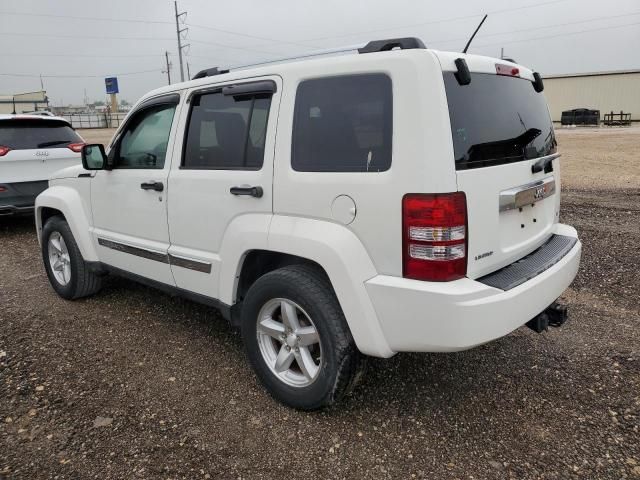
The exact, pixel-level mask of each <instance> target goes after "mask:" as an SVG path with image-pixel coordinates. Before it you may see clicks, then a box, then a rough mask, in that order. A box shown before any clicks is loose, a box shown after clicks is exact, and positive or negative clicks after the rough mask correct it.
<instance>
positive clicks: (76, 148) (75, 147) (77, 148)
mask: <svg viewBox="0 0 640 480" xmlns="http://www.w3.org/2000/svg"><path fill="white" fill-rule="evenodd" d="M84 146H85V144H84V143H70V144H69V145H67V148H68V149H69V150H72V151H74V152H76V153H80V152H82V147H84Z"/></svg>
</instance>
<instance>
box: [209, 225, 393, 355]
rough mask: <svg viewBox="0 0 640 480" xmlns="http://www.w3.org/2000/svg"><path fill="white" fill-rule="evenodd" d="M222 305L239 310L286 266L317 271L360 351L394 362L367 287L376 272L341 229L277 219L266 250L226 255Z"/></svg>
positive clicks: (359, 245)
mask: <svg viewBox="0 0 640 480" xmlns="http://www.w3.org/2000/svg"><path fill="white" fill-rule="evenodd" d="M222 258H223V259H224V261H223V266H222V270H221V276H220V300H221V301H223V302H225V303H227V304H229V305H234V304H235V306H234V308H239V306H240V305H241V300H242V295H244V294H245V293H246V291H247V290H248V288H249V287H250V286H251V284H252V283H253V282H254V281H255V280H257V279H258V278H260V276H261V275H264V274H265V273H268V272H269V271H273V270H274V269H276V268H281V267H282V266H285V265H291V264H296V263H305V264H311V265H316V266H317V267H318V268H319V269H321V270H322V271H323V272H324V273H325V274H326V276H327V278H328V279H329V282H330V284H331V286H332V288H333V290H334V292H335V294H336V297H337V298H338V302H339V303H340V306H341V308H342V310H343V312H344V315H345V318H346V320H347V324H348V325H349V329H350V330H351V334H352V335H353V338H354V340H355V342H356V345H357V346H358V349H359V350H360V351H361V352H362V353H365V354H368V355H373V356H378V357H390V356H392V355H393V354H394V352H393V351H392V350H391V349H390V348H389V346H388V344H387V342H386V339H385V337H384V334H383V332H382V329H381V327H380V324H379V322H378V318H377V315H376V312H375V309H374V307H373V304H372V303H371V300H370V299H369V296H368V294H367V291H366V289H365V285H364V282H365V281H366V280H368V279H370V278H372V277H374V276H375V275H376V274H377V271H376V269H375V267H374V265H373V263H372V261H371V259H370V257H369V255H368V253H367V251H366V249H365V248H364V246H363V245H362V243H361V242H360V240H359V239H358V238H357V236H356V235H355V234H354V233H353V232H352V231H351V230H349V229H348V228H347V227H345V226H343V225H338V224H335V223H332V222H327V221H321V220H316V219H309V218H298V217H288V216H280V215H276V216H274V217H273V219H272V220H271V222H270V227H269V233H268V239H267V242H266V245H261V246H260V247H259V248H258V247H256V248H246V249H244V251H242V252H238V253H237V254H236V255H235V258H229V257H227V256H226V255H223V256H222Z"/></svg>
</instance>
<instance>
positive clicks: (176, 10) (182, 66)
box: [173, 1, 189, 82]
mask: <svg viewBox="0 0 640 480" xmlns="http://www.w3.org/2000/svg"><path fill="white" fill-rule="evenodd" d="M173 6H174V7H175V12H176V35H177V36H178V60H179V62H180V81H181V82H184V65H183V63H182V50H183V49H185V48H187V47H189V44H186V45H183V44H182V33H183V32H186V31H188V30H189V28H187V27H184V28H180V18H181V17H185V18H186V16H187V12H181V13H178V2H177V1H174V2H173Z"/></svg>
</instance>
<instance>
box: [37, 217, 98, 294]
mask: <svg viewBox="0 0 640 480" xmlns="http://www.w3.org/2000/svg"><path fill="white" fill-rule="evenodd" d="M42 259H43V261H44V266H45V270H46V271H47V276H48V277H49V282H50V283H51V286H52V287H53V289H54V290H55V291H56V293H57V294H58V295H60V296H61V297H62V298H66V299H67V300H72V299H75V298H81V297H86V296H89V295H93V294H94V293H96V292H97V291H98V290H100V287H101V285H102V281H101V279H100V277H99V276H98V275H96V274H95V273H94V272H92V271H90V270H89V268H88V266H87V264H86V263H85V261H84V259H83V258H82V254H81V253H80V249H79V248H78V244H77V243H76V241H75V239H74V238H73V234H72V233H71V229H70V228H69V224H68V223H67V222H66V220H65V219H64V218H63V217H60V216H55V217H51V218H50V219H48V220H47V222H46V223H45V225H44V228H43V229H42Z"/></svg>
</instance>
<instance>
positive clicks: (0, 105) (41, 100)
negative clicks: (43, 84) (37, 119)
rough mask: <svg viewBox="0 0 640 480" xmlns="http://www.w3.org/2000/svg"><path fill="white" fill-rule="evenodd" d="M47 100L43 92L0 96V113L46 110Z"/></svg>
mask: <svg viewBox="0 0 640 480" xmlns="http://www.w3.org/2000/svg"><path fill="white" fill-rule="evenodd" d="M48 107H49V98H47V92H45V91H44V90H41V91H38V92H26V93H15V94H13V95H0V113H24V112H34V111H36V110H47V109H48Z"/></svg>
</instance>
